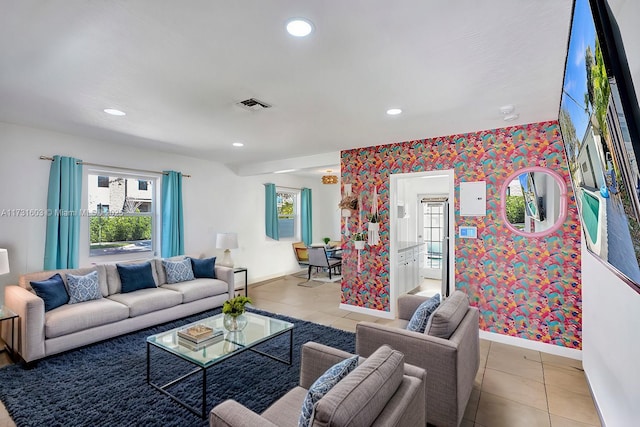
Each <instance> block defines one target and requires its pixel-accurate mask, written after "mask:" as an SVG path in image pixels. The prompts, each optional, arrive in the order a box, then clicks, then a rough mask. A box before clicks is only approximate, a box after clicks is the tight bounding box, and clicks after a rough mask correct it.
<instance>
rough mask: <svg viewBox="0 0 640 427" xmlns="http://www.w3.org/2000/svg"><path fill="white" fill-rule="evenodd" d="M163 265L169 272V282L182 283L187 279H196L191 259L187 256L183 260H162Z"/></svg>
mask: <svg viewBox="0 0 640 427" xmlns="http://www.w3.org/2000/svg"><path fill="white" fill-rule="evenodd" d="M162 265H163V266H164V269H165V271H166V272H167V283H180V282H186V281H187V280H194V279H195V277H194V276H193V268H191V259H189V258H185V259H183V260H181V261H168V260H166V259H163V260H162Z"/></svg>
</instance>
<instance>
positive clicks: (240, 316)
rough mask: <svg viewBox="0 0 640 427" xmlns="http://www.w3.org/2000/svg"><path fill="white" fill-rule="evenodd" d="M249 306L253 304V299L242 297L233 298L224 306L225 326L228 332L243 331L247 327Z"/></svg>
mask: <svg viewBox="0 0 640 427" xmlns="http://www.w3.org/2000/svg"><path fill="white" fill-rule="evenodd" d="M247 304H251V299H250V298H248V297H245V296H242V295H239V296H237V297H234V298H231V299H229V300H227V301H225V302H224V303H223V304H222V313H223V314H224V321H223V324H224V328H225V329H226V330H228V331H241V330H243V329H244V328H245V326H247V318H246V317H245V316H244V311H245V305H247Z"/></svg>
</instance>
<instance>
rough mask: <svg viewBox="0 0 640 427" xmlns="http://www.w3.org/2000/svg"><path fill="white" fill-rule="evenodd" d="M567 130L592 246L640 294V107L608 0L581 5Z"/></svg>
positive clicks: (568, 83) (567, 85) (565, 101)
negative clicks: (639, 158)
mask: <svg viewBox="0 0 640 427" xmlns="http://www.w3.org/2000/svg"><path fill="white" fill-rule="evenodd" d="M559 123H560V129H561V132H562V137H563V141H564V145H565V151H566V154H567V160H568V162H569V170H570V174H571V180H572V183H573V188H574V193H575V198H576V203H577V205H578V211H579V213H580V218H581V221H582V229H583V235H584V239H585V242H586V246H587V248H588V250H589V251H590V252H592V253H593V254H595V255H596V256H597V257H598V258H599V259H600V260H602V261H603V262H604V263H605V265H607V266H608V267H609V268H610V269H612V270H613V271H614V272H615V273H616V274H617V275H618V276H619V277H620V278H622V279H623V280H624V281H626V282H627V283H629V285H630V286H632V287H633V288H634V289H635V290H636V291H638V292H640V265H639V260H640V172H639V168H638V154H640V129H639V126H640V108H639V107H638V100H637V97H636V93H635V90H634V87H633V81H632V79H631V73H630V72H629V67H628V65H627V62H626V56H625V52H624V46H623V44H622V38H621V35H620V32H619V29H618V27H617V24H616V22H615V19H614V17H613V14H612V12H611V10H610V9H609V6H608V5H607V2H606V0H576V1H575V2H574V9H573V15H572V22H571V33H570V36H569V46H568V52H567V59H566V65H565V74H564V82H563V87H562V98H561V104H560V113H559Z"/></svg>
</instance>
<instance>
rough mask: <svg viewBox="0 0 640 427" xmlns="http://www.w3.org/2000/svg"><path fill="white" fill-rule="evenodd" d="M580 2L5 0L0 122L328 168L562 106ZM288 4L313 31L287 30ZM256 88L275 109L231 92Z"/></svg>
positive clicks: (259, 167)
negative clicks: (245, 104)
mask: <svg viewBox="0 0 640 427" xmlns="http://www.w3.org/2000/svg"><path fill="white" fill-rule="evenodd" d="M571 5H572V0H538V1H524V0H517V1H514V0H483V1H477V0H451V1H424V0H398V1H395V2H389V1H384V0H350V1H338V0H335V1H331V0H325V1H317V0H279V1H264V0H242V1H228V0H190V1H188V2H183V1H175V0H136V1H129V0H126V1H125V0H119V1H118V0H111V1H87V0H66V1H57V2H53V1H44V0H20V1H15V0H0V8H1V10H2V11H3V12H2V14H1V15H0V55H1V56H0V58H1V60H0V99H1V100H2V102H0V121H3V122H10V123H17V124H22V125H27V126H34V127H39V128H45V129H51V130H55V131H62V132H67V133H70V134H74V135H79V136H84V137H89V138H95V139H98V140H101V141H106V142H114V143H119V144H130V145H135V146H140V147H147V148H151V149H157V150H162V151H167V152H175V153H180V154H185V155H189V156H194V157H198V158H207V159H211V160H214V161H218V162H222V163H224V164H227V165H229V166H230V167H231V168H232V169H234V170H235V171H236V172H238V173H240V174H252V173H266V172H272V171H274V170H278V169H283V168H285V167H283V165H285V164H286V161H285V160H286V159H295V160H294V161H293V162H294V163H296V164H298V165H300V164H302V165H303V168H310V169H313V168H326V167H329V165H331V164H332V163H333V164H335V163H336V162H337V161H338V158H339V157H338V154H337V153H338V152H339V151H340V150H343V149H349V148H356V147H365V146H371V145H378V144H386V143H391V142H399V141H406V140H412V139H421V138H427V137H435V136H442V135H452V134H456V133H463V132H470V131H477V130H483V129H492V128H500V127H505V126H507V125H515V124H524V123H532V122H539V121H545V120H555V119H557V117H558V109H559V103H560V93H561V86H562V79H563V70H564V62H565V58H566V50H567V39H568V34H569V25H570V18H571ZM292 17H305V18H307V19H309V20H310V21H311V22H312V23H313V25H314V27H315V30H314V32H312V33H311V35H310V36H308V37H306V38H294V37H292V36H290V35H288V34H287V33H286V31H285V24H286V22H287V20H288V19H290V18H292ZM252 97H253V98H257V99H258V100H260V101H263V102H265V103H267V104H270V105H271V106H272V107H271V108H269V109H266V110H262V111H247V110H245V109H243V108H240V107H238V106H237V105H236V103H238V102H239V101H242V100H245V99H248V98H252ZM506 104H512V105H514V106H515V112H516V113H518V114H519V118H518V119H516V120H514V121H511V122H505V121H504V120H503V115H502V113H501V112H500V107H501V106H503V105H506ZM392 107H397V108H401V109H402V110H403V113H402V114H401V115H398V116H388V115H387V114H386V113H385V112H386V110H387V109H389V108H392ZM105 108H117V109H120V110H123V111H125V112H126V113H127V115H126V116H124V117H115V116H110V115H107V114H105V113H104V112H103V109H105ZM233 142H243V143H244V144H245V145H244V147H242V148H236V147H233V146H232V143H233ZM316 156H318V157H317V160H314V159H316ZM300 158H302V159H306V161H304V162H300V161H299V159H300ZM327 159H333V161H328V160H327Z"/></svg>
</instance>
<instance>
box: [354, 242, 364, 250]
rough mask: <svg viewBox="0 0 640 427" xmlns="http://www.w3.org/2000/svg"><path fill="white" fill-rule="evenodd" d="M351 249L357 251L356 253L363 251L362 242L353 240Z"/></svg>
mask: <svg viewBox="0 0 640 427" xmlns="http://www.w3.org/2000/svg"><path fill="white" fill-rule="evenodd" d="M353 247H354V248H356V250H358V251H361V250H363V249H364V240H354V242H353Z"/></svg>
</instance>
